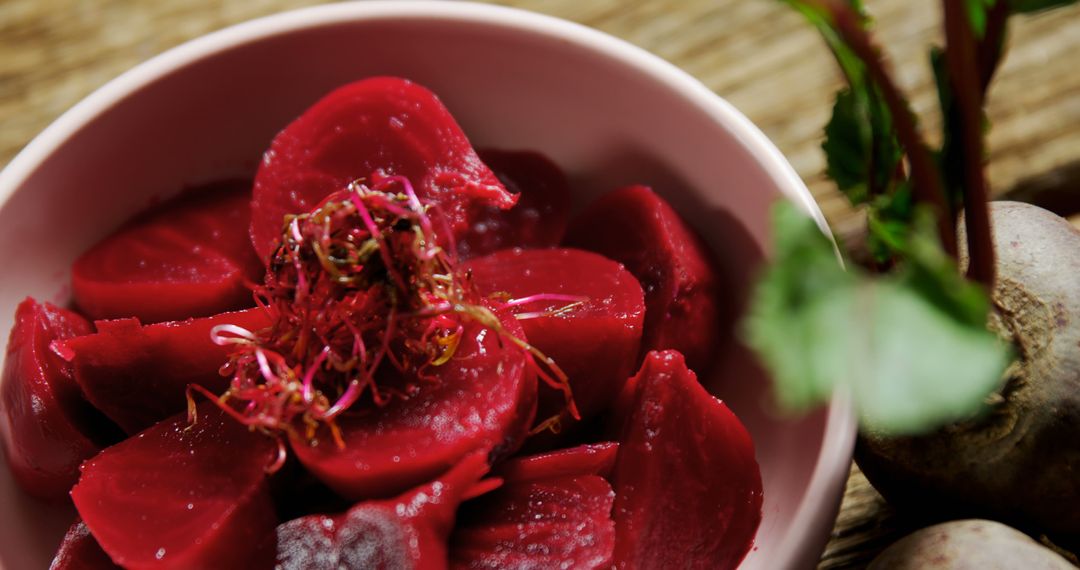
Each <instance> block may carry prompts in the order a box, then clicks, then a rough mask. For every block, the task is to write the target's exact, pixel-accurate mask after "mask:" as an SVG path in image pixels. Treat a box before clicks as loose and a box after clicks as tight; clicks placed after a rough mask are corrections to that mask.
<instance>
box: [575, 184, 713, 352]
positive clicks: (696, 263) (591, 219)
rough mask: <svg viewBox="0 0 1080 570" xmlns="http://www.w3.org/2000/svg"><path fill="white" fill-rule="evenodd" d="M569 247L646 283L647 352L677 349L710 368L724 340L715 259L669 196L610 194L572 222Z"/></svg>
mask: <svg viewBox="0 0 1080 570" xmlns="http://www.w3.org/2000/svg"><path fill="white" fill-rule="evenodd" d="M566 244H567V245H569V246H571V247H580V248H582V249H587V250H589V251H595V252H597V253H600V254H603V255H605V256H607V257H609V258H611V259H614V260H615V261H618V262H620V263H622V264H624V265H626V268H627V269H629V270H630V272H631V273H633V274H634V276H635V277H637V278H638V280H639V281H641V286H642V287H643V288H644V289H645V307H646V311H645V333H644V336H643V338H642V353H643V354H644V353H645V352H646V351H649V350H662V349H667V348H671V349H675V350H678V351H680V352H682V353H683V354H684V355H686V362H687V364H688V365H689V366H690V368H691V369H693V370H696V371H698V372H699V373H702V374H703V373H705V372H706V371H707V369H708V367H709V365H710V364H712V362H713V360H714V356H713V352H714V351H715V350H716V345H717V343H718V341H719V338H720V330H719V321H718V316H719V312H718V302H717V301H718V300H717V295H718V288H717V275H716V268H715V263H714V262H713V260H712V259H711V257H710V256H709V253H708V249H707V248H706V246H705V245H704V244H703V243H702V242H701V240H700V239H699V238H698V236H697V235H696V234H695V233H694V231H693V230H692V229H691V228H690V227H689V226H687V225H686V223H685V222H683V221H682V219H681V218H680V217H679V215H678V214H677V213H675V210H673V209H672V208H671V206H670V205H669V204H668V203H667V202H666V201H665V200H664V199H663V198H661V197H660V196H657V195H656V194H655V193H654V192H653V191H652V190H651V189H650V188H648V187H646V186H629V187H626V188H621V189H619V190H616V191H614V192H610V193H608V194H606V195H604V196H602V197H600V199H598V200H596V201H595V202H593V203H592V205H590V206H589V207H588V208H586V209H585V211H584V212H582V213H581V214H580V215H578V216H577V217H576V218H575V219H574V220H573V221H571V223H570V229H569V230H568V231H567V235H566Z"/></svg>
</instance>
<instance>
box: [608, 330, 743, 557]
mask: <svg viewBox="0 0 1080 570" xmlns="http://www.w3.org/2000/svg"><path fill="white" fill-rule="evenodd" d="M635 385H636V388H637V390H636V391H637V394H636V397H635V398H633V403H632V406H633V407H632V409H631V410H629V412H628V413H625V414H623V415H624V416H625V417H626V418H628V419H627V423H626V425H625V426H624V430H623V438H622V442H621V443H620V444H619V453H618V456H617V458H616V461H615V472H614V486H615V508H614V511H613V512H614V515H613V516H614V519H615V531H616V542H615V567H616V568H691V569H693V568H702V569H705V568H718V569H723V568H735V567H736V566H738V564H739V562H740V561H741V560H742V559H743V557H744V556H745V555H746V553H747V551H748V550H749V549H750V546H751V545H752V544H753V540H754V534H755V533H756V532H757V527H758V523H760V522H761V500H762V494H761V474H760V472H759V471H758V465H757V462H756V461H755V459H754V445H753V442H751V440H750V434H748V433H747V432H746V429H745V428H744V427H743V425H742V424H741V423H740V422H739V420H738V418H736V417H735V415H734V414H732V413H731V410H729V409H728V408H727V406H725V405H724V404H723V403H721V402H720V401H719V400H717V399H716V398H714V397H713V396H712V395H710V394H709V393H708V392H706V391H705V389H704V388H703V387H702V386H701V384H699V383H698V381H697V378H696V377H695V376H694V373H693V372H692V371H690V370H689V369H687V368H686V364H685V362H684V361H683V357H682V355H681V354H679V353H678V352H675V351H670V350H669V351H663V352H650V353H649V354H647V355H646V357H645V362H644V364H642V367H641V371H639V372H638V374H637V380H636V382H635Z"/></svg>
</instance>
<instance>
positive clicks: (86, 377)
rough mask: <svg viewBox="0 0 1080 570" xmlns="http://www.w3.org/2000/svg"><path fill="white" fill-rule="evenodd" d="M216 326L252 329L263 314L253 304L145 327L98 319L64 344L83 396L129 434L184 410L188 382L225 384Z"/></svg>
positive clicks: (221, 387) (215, 387) (225, 349)
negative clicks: (93, 328)
mask: <svg viewBox="0 0 1080 570" xmlns="http://www.w3.org/2000/svg"><path fill="white" fill-rule="evenodd" d="M219 324H234V325H238V326H241V327H244V328H246V329H248V330H258V329H261V328H263V327H266V326H268V325H269V317H267V315H266V312H265V311H264V310H263V309H258V308H256V309H248V310H246V311H237V312H233V313H222V314H220V315H215V316H213V317H207V318H202V319H189V320H186V321H179V322H169V323H158V324H154V325H147V326H142V325H140V324H139V321H138V320H137V319H120V320H116V321H98V323H97V327H98V332H97V334H92V335H86V336H82V337H78V338H73V339H71V340H69V341H67V342H65V343H64V348H65V350H66V351H67V353H68V356H69V357H70V359H71V362H72V364H73V365H74V369H75V379H76V380H77V381H78V382H79V385H80V386H82V389H83V391H84V392H85V393H86V397H87V399H88V400H89V401H90V402H91V403H93V404H94V405H95V406H96V407H97V408H98V409H99V410H101V411H102V412H104V413H105V415H107V416H108V417H109V418H110V419H112V420H113V421H115V422H116V423H117V425H119V426H120V427H121V428H123V429H124V431H126V432H127V433H129V434H130V433H136V432H138V431H140V430H142V429H145V428H147V427H149V426H151V425H153V424H154V423H156V422H158V421H160V420H162V419H164V418H167V417H169V416H171V415H173V414H175V413H177V412H179V411H181V410H184V409H185V406H186V404H187V399H186V398H185V393H186V390H187V386H188V384H199V385H201V386H203V387H204V388H206V389H208V390H210V391H211V392H213V393H215V394H220V393H223V392H224V391H225V390H226V389H227V388H228V386H229V380H228V379H227V378H225V377H223V376H221V374H219V373H218V370H219V369H220V368H221V366H222V365H223V364H225V362H226V361H228V356H229V352H230V351H231V350H232V348H231V347H229V346H218V345H216V344H214V343H213V342H212V341H211V340H210V331H211V329H213V328H214V327H215V326H217V325H219Z"/></svg>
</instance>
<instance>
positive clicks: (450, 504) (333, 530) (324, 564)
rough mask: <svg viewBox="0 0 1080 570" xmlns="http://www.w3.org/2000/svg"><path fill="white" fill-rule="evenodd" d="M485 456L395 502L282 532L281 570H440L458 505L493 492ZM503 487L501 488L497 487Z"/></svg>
mask: <svg viewBox="0 0 1080 570" xmlns="http://www.w3.org/2000/svg"><path fill="white" fill-rule="evenodd" d="M487 469H488V466H487V457H486V453H484V452H483V451H481V452H478V453H472V454H470V455H467V456H465V458H464V459H462V461H461V462H460V463H459V464H458V465H457V466H455V467H454V468H453V469H451V470H450V471H449V472H447V473H445V474H443V475H442V476H441V477H439V478H438V479H437V480H435V481H432V482H431V483H428V484H426V485H423V486H420V487H417V488H415V489H413V490H411V491H408V492H406V493H404V494H402V495H400V496H398V497H396V498H394V499H390V500H385V501H367V502H363V503H359V504H357V505H356V506H354V507H352V508H351V509H349V510H348V511H347V512H345V513H342V514H341V515H338V516H326V515H311V516H306V517H301V518H298V519H293V520H291V521H289V522H287V523H284V524H282V525H280V526H278V527H277V532H276V534H275V541H276V544H277V566H276V567H277V568H278V569H280V570H338V569H339V568H371V569H380V570H381V569H386V570H391V569H393V570H436V569H439V568H446V558H447V554H446V540H447V537H448V536H449V535H450V531H451V530H452V529H453V528H454V518H455V513H456V511H457V507H458V504H460V503H461V502H462V501H464V500H466V499H468V498H470V497H473V496H475V495H477V494H479V493H482V492H484V491H486V490H487V489H489V488H491V486H492V484H491V482H486V483H479V480H480V477H482V476H483V475H484V473H486V472H487ZM495 484H497V482H495Z"/></svg>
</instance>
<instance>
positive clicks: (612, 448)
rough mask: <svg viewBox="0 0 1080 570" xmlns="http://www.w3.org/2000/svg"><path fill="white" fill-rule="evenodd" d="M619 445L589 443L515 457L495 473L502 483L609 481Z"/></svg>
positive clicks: (612, 443)
mask: <svg viewBox="0 0 1080 570" xmlns="http://www.w3.org/2000/svg"><path fill="white" fill-rule="evenodd" d="M618 451H619V444H618V443H615V442H611V441H609V442H605V443H591V444H588V445H579V446H577V447H571V448H568V449H559V450H557V451H549V452H547V453H540V454H537V455H529V456H525V457H515V458H513V459H510V460H509V461H507V462H506V463H503V464H502V465H500V466H499V467H498V468H497V469H496V470H495V475H496V476H498V477H502V478H503V479H504V480H506V481H530V480H535V479H552V478H555V477H566V476H575V475H599V476H601V477H604V478H610V476H611V470H612V469H613V468H614V467H615V457H616V454H617V453H618Z"/></svg>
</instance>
